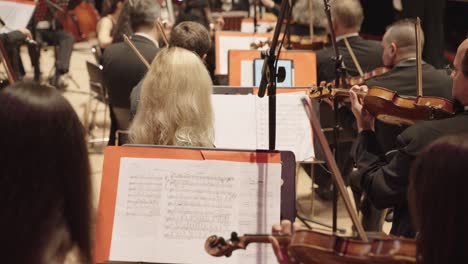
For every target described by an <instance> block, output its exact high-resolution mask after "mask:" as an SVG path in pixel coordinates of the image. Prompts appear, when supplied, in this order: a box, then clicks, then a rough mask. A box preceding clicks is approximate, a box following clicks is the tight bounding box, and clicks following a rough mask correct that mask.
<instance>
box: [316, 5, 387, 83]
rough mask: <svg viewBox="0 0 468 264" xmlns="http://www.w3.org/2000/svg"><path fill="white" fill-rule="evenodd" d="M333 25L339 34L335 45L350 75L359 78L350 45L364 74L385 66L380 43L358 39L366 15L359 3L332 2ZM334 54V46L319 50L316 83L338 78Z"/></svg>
mask: <svg viewBox="0 0 468 264" xmlns="http://www.w3.org/2000/svg"><path fill="white" fill-rule="evenodd" d="M330 12H331V16H332V26H333V29H334V31H335V35H336V44H337V46H338V50H339V52H340V54H341V55H342V56H343V62H344V65H345V67H346V72H347V74H348V75H350V76H357V75H359V71H358V69H357V66H356V65H355V63H354V62H353V59H352V57H351V54H350V53H351V52H350V50H349V49H348V48H347V47H346V42H348V43H349V46H350V47H351V49H352V51H353V52H354V54H355V56H356V59H357V61H358V62H359V64H360V67H361V68H362V71H363V72H368V71H371V70H373V69H375V68H377V67H380V66H382V61H381V59H380V58H381V55H382V48H381V46H380V43H379V42H377V41H374V40H365V39H363V38H361V37H360V36H359V31H360V29H361V24H362V21H363V20H364V15H363V11H362V7H361V4H360V2H359V0H342V1H333V2H332V4H331V6H330ZM334 56H335V52H334V50H333V48H332V47H329V48H325V49H322V50H319V51H317V81H318V82H321V81H326V82H330V81H332V80H334V79H335V77H336V71H335V68H336V67H335V62H334V61H333V60H332V57H334Z"/></svg>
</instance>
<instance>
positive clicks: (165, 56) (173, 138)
mask: <svg viewBox="0 0 468 264" xmlns="http://www.w3.org/2000/svg"><path fill="white" fill-rule="evenodd" d="M212 89H213V88H212V82H211V78H210V75H209V74H208V71H207V70H206V67H205V65H204V64H203V62H202V60H201V59H200V58H199V57H198V56H197V55H196V54H194V53H193V52H190V51H188V50H185V49H182V48H177V47H173V48H165V49H161V50H160V51H159V52H158V54H157V55H156V57H155V58H154V61H153V63H152V64H151V68H150V70H149V72H148V74H146V77H145V79H144V80H143V85H142V90H141V94H140V105H139V108H138V111H137V113H136V115H135V119H134V120H133V123H132V125H131V127H130V142H131V143H134V144H156V145H175V146H199V147H212V146H213V137H214V136H213V109H212V104H211V94H212Z"/></svg>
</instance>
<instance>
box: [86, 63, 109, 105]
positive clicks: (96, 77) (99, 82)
mask: <svg viewBox="0 0 468 264" xmlns="http://www.w3.org/2000/svg"><path fill="white" fill-rule="evenodd" d="M86 69H87V70H88V75H89V87H90V89H91V91H93V92H95V93H96V98H97V99H98V100H99V101H101V102H103V103H107V90H106V88H105V86H104V76H103V73H102V66H101V65H97V64H95V63H92V62H89V61H86Z"/></svg>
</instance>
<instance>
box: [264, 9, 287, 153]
mask: <svg viewBox="0 0 468 264" xmlns="http://www.w3.org/2000/svg"><path fill="white" fill-rule="evenodd" d="M289 9H290V7H289V2H288V0H282V1H281V8H280V13H279V16H278V20H277V21H276V27H275V32H274V34H273V39H272V41H271V46H270V49H269V50H268V52H267V54H265V59H264V61H263V67H262V80H261V81H260V86H259V89H258V96H259V97H263V96H265V92H266V89H267V87H268V121H269V126H268V134H269V149H270V150H274V149H275V143H276V75H277V74H276V60H277V54H278V52H277V47H278V39H279V35H280V32H281V26H282V24H283V20H284V19H285V17H286V14H289ZM288 21H289V19H288Z"/></svg>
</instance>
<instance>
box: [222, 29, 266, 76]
mask: <svg viewBox="0 0 468 264" xmlns="http://www.w3.org/2000/svg"><path fill="white" fill-rule="evenodd" d="M267 39H268V37H259V36H256V37H254V36H251V35H246V36H244V37H243V36H220V37H219V53H218V54H216V56H218V55H219V60H220V69H219V73H220V74H228V52H229V50H250V44H252V43H257V42H259V41H266V40H267Z"/></svg>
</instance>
